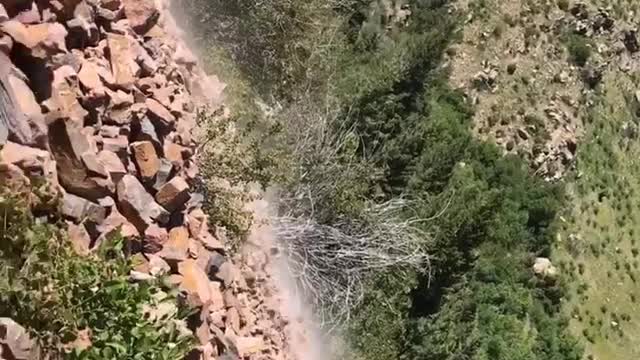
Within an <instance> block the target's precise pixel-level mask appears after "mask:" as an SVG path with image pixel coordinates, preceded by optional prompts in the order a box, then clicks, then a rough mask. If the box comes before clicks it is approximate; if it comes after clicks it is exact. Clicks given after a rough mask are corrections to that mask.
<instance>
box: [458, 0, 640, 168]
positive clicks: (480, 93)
mask: <svg viewBox="0 0 640 360" xmlns="http://www.w3.org/2000/svg"><path fill="white" fill-rule="evenodd" d="M455 7H456V8H457V9H458V10H460V11H462V12H463V13H464V14H466V18H465V23H464V26H463V29H462V34H461V35H462V41H461V42H460V43H459V44H457V45H455V46H454V47H453V48H452V49H450V50H449V51H448V65H449V66H450V68H451V77H450V80H451V83H452V85H453V86H454V87H456V88H460V89H462V90H463V91H464V92H465V93H466V94H467V96H468V99H469V100H470V102H472V103H473V104H474V105H475V109H476V114H475V117H474V127H475V130H476V133H477V134H478V136H479V137H481V138H483V139H489V140H492V141H495V142H496V143H497V144H498V145H500V146H501V147H503V148H504V150H505V152H508V153H518V154H520V155H522V156H523V157H524V158H526V159H527V160H528V161H529V163H530V165H531V167H532V168H533V169H534V170H535V171H536V173H537V174H539V175H541V176H543V177H545V178H546V179H548V180H558V179H560V178H561V177H562V176H564V174H565V173H566V172H567V170H570V169H573V168H574V162H575V158H576V150H577V147H578V143H579V142H580V139H581V138H582V136H583V134H584V126H585V122H586V121H588V119H587V118H588V115H587V111H588V109H589V108H590V107H591V106H592V105H593V99H594V97H595V96H597V86H598V84H599V83H600V81H601V80H602V78H603V76H606V74H607V73H619V74H620V75H622V76H626V75H627V74H630V73H632V72H633V70H634V69H635V68H636V67H637V66H638V59H637V53H638V40H637V36H636V28H635V25H634V17H635V15H633V12H632V11H631V12H629V13H626V12H625V11H624V7H620V6H612V5H609V6H601V4H599V3H597V2H580V1H575V2H574V1H562V0H560V1H537V0H534V1H509V2H500V1H482V2H477V1H458V2H456V3H455ZM629 14H631V15H629ZM576 55H579V56H583V57H585V58H584V59H576Z"/></svg>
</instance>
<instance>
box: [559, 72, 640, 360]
mask: <svg viewBox="0 0 640 360" xmlns="http://www.w3.org/2000/svg"><path fill="white" fill-rule="evenodd" d="M636 88H637V80H634V79H631V78H628V77H624V76H616V75H614V74H611V75H609V76H607V77H605V79H603V82H602V90H600V93H599V94H597V98H596V99H595V105H594V106H593V108H591V109H589V113H588V117H587V119H588V124H587V128H586V134H585V138H584V140H583V143H584V145H583V146H582V147H581V148H580V149H579V152H578V158H579V160H580V161H579V162H578V164H577V166H578V168H577V173H578V174H580V176H579V177H576V178H575V179H573V181H572V182H571V187H570V188H569V193H570V194H571V201H570V206H569V209H568V210H567V211H566V212H565V213H564V214H562V217H561V219H562V220H561V221H560V226H561V232H560V234H559V235H558V242H557V244H556V249H555V251H554V257H555V258H558V259H560V260H561V261H562V262H561V264H562V268H561V272H562V273H564V274H566V278H567V283H569V284H571V286H569V289H568V294H567V299H566V302H565V304H564V309H565V311H566V313H567V314H569V313H570V312H571V311H573V313H572V314H571V323H570V325H571V329H572V330H573V332H574V333H575V334H588V335H589V336H588V337H587V340H588V341H587V343H586V353H587V354H588V355H591V356H593V358H595V359H634V358H637V357H638V356H640V350H638V347H637V345H636V344H637V341H636V340H635V339H637V337H638V336H640V325H639V323H638V319H637V316H636V315H635V314H637V313H638V304H637V303H636V300H637V297H638V296H639V295H640V293H639V292H638V285H637V280H638V279H639V278H640V272H639V269H638V267H637V264H638V263H637V261H636V260H635V259H636V256H637V254H638V248H637V247H638V246H637V234H638V233H639V231H640V229H639V228H638V225H637V224H638V219H639V218H640V202H639V201H638V197H637V194H639V193H640V182H639V181H638V175H637V174H638V173H639V171H640V167H639V165H638V161H637V159H638V156H639V154H640V145H639V144H638V138H637V134H638V133H637V131H638V130H637V125H636V121H637V118H636V116H637V109H638V106H639V104H638V103H637V100H636V99H635V98H634V96H633V95H632V94H633V93H634V91H635V89H636ZM612 119H613V121H612ZM625 319H628V320H625Z"/></svg>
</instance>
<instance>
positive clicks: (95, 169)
mask: <svg viewBox="0 0 640 360" xmlns="http://www.w3.org/2000/svg"><path fill="white" fill-rule="evenodd" d="M81 158H82V163H83V164H84V166H85V167H86V168H87V170H89V173H90V174H91V175H94V176H99V177H102V178H105V179H108V178H109V171H107V168H106V167H105V166H104V164H103V163H102V161H101V160H100V158H99V157H98V155H96V154H95V153H93V152H87V153H84V154H82V156H81Z"/></svg>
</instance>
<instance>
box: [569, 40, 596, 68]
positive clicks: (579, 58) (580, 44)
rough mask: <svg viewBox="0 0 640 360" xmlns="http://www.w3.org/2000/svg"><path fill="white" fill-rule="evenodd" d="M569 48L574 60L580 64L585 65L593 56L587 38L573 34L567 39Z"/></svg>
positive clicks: (571, 57)
mask: <svg viewBox="0 0 640 360" xmlns="http://www.w3.org/2000/svg"><path fill="white" fill-rule="evenodd" d="M567 50H568V51H569V57H570V59H571V61H572V62H574V63H575V64H576V65H578V66H585V65H586V64H587V61H589V58H590V57H591V52H592V50H591V46H590V45H589V42H588V40H587V38H585V37H584V36H581V35H576V34H572V35H570V36H569V37H568V39H567Z"/></svg>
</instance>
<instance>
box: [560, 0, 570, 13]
mask: <svg viewBox="0 0 640 360" xmlns="http://www.w3.org/2000/svg"><path fill="white" fill-rule="evenodd" d="M558 9H560V10H562V11H568V10H569V0H558Z"/></svg>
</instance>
